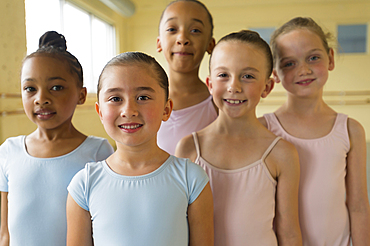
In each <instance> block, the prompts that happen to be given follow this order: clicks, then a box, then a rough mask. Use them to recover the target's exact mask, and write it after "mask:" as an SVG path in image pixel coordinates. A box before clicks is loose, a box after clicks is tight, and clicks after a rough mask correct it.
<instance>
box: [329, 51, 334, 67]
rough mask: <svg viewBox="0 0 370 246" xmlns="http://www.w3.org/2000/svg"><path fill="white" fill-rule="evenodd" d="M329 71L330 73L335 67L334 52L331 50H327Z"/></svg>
mask: <svg viewBox="0 0 370 246" xmlns="http://www.w3.org/2000/svg"><path fill="white" fill-rule="evenodd" d="M328 55H329V68H328V69H329V71H332V70H333V69H334V67H335V65H334V50H333V49H330V50H329V54H328Z"/></svg>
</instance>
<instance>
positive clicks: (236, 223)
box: [193, 133, 281, 246]
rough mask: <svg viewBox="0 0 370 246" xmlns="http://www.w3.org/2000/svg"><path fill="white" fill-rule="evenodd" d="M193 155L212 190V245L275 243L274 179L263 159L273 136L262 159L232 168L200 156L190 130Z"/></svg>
mask: <svg viewBox="0 0 370 246" xmlns="http://www.w3.org/2000/svg"><path fill="white" fill-rule="evenodd" d="M193 138H194V142H195V147H196V150H197V158H196V160H195V163H197V164H199V165H200V166H201V167H203V168H204V170H205V171H206V173H207V174H208V176H209V180H210V185H211V188H212V193H213V204H214V224H215V246H245V245H258V246H259V245H268V246H274V245H277V238H276V235H275V232H274V230H273V220H274V217H275V193H276V184H277V182H276V181H275V179H274V178H273V177H272V176H271V174H270V172H269V170H268V169H267V166H266V164H265V159H266V157H267V156H268V154H269V153H270V152H271V150H272V149H273V148H274V146H275V145H276V143H277V142H278V141H279V140H280V139H281V138H280V137H277V138H276V139H275V140H274V141H273V142H272V143H271V145H270V146H269V147H268V148H267V150H266V151H265V153H264V154H263V156H262V158H261V159H260V160H258V161H256V162H254V163H252V164H249V165H247V166H245V167H242V168H239V169H235V170H225V169H220V168H217V167H215V166H213V165H212V164H210V163H208V162H207V161H206V160H205V159H203V158H202V157H201V153H200V146H199V143H198V137H197V135H196V133H193Z"/></svg>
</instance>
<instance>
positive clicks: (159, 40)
mask: <svg viewBox="0 0 370 246" xmlns="http://www.w3.org/2000/svg"><path fill="white" fill-rule="evenodd" d="M161 51H162V45H161V39H160V38H159V36H158V37H157V52H161Z"/></svg>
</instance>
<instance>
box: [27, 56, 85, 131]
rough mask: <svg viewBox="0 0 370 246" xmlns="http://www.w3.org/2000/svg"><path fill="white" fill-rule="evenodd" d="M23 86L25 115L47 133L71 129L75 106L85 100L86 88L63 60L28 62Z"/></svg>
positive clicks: (33, 60) (49, 59) (36, 58)
mask: <svg viewBox="0 0 370 246" xmlns="http://www.w3.org/2000/svg"><path fill="white" fill-rule="evenodd" d="M21 87H22V101H23V107H24V110H25V113H26V115H27V116H28V118H29V119H30V120H31V121H33V122H34V123H35V124H36V125H37V126H38V128H43V129H47V130H51V129H56V128H59V127H63V126H67V127H69V125H70V124H71V119H72V116H73V113H74V110H75V108H76V105H77V104H83V103H84V102H85V99H86V88H82V87H79V86H78V79H77V75H74V74H72V73H71V72H70V68H69V67H68V65H67V64H66V63H65V62H64V61H61V60H59V59H57V58H53V57H48V56H35V57H31V58H28V59H27V60H25V62H24V64H23V67H22V73H21Z"/></svg>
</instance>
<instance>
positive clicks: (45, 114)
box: [34, 109, 56, 120]
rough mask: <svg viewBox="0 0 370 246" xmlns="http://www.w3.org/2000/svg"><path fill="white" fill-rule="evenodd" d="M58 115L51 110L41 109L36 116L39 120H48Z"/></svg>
mask: <svg viewBox="0 0 370 246" xmlns="http://www.w3.org/2000/svg"><path fill="white" fill-rule="evenodd" d="M55 114H56V112H55V111H52V110H49V109H39V110H36V112H35V113H34V115H36V116H37V117H38V118H39V119H42V120H47V119H50V118H51V117H53V116H54V115H55Z"/></svg>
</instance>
